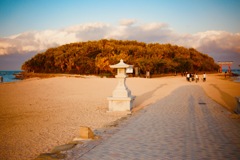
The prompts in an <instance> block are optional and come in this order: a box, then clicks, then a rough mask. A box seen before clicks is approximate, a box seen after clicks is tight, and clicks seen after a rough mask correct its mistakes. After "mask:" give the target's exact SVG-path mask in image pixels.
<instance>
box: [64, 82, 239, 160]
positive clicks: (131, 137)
mask: <svg viewBox="0 0 240 160" xmlns="http://www.w3.org/2000/svg"><path fill="white" fill-rule="evenodd" d="M110 132H114V133H108V132H106V134H105V138H104V139H103V140H96V141H95V142H93V143H89V144H88V145H87V146H85V147H80V148H79V147H76V148H74V150H72V151H69V152H68V158H67V159H71V160H97V159H101V160H118V159H119V160H125V159H127V160H156V159H159V160H162V159H163V160H168V159H169V160H170V159H171V160H172V159H176V160H189V159H190V160H198V159H199V160H200V159H201V160H203V159H206V160H209V159H217V160H225V159H231V160H240V121H239V119H231V118H229V112H227V111H226V110H225V109H224V108H223V107H221V106H220V105H219V104H217V103H215V102H214V101H213V100H211V99H210V98H208V97H207V96H206V95H205V93H204V91H203V90H202V88H201V87H199V86H197V85H191V86H183V87H180V88H178V89H177V90H175V91H173V92H172V94H171V95H169V96H167V97H165V98H163V99H161V100H159V101H158V102H156V103H155V104H152V105H151V106H149V107H147V108H146V109H143V110H142V111H140V112H139V113H137V114H136V115H133V116H131V117H130V118H129V119H128V120H126V121H125V122H123V125H120V126H119V127H117V129H115V130H112V131H110Z"/></svg>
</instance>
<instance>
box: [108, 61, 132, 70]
mask: <svg viewBox="0 0 240 160" xmlns="http://www.w3.org/2000/svg"><path fill="white" fill-rule="evenodd" d="M129 66H130V65H128V64H126V63H124V62H123V60H122V59H121V60H120V62H119V63H118V64H114V65H110V68H128V67H129Z"/></svg>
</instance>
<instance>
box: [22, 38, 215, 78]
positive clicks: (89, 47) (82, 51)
mask: <svg viewBox="0 0 240 160" xmlns="http://www.w3.org/2000/svg"><path fill="white" fill-rule="evenodd" d="M120 59H123V60H124V62H125V63H127V64H131V65H134V67H138V68H139V72H140V73H143V74H144V73H145V72H146V71H150V72H151V73H152V74H162V73H169V72H201V71H217V70H218V65H217V64H216V63H215V62H214V60H213V58H212V57H209V56H208V55H206V54H203V53H200V52H199V51H197V50H196V49H194V48H185V47H181V46H177V45H171V44H159V43H149V44H147V43H144V42H137V41H129V40H124V41H123V40H113V39H111V40H107V39H102V40H98V41H87V42H77V43H71V44H66V45H62V46H59V47H56V48H49V49H48V50H46V51H45V52H43V53H38V54H37V55H35V56H34V57H33V58H31V59H30V60H28V61H26V62H25V63H24V64H23V65H22V69H23V70H25V71H28V72H35V73H76V74H101V73H113V69H111V68H110V66H109V65H113V64H116V63H118V62H119V60H120Z"/></svg>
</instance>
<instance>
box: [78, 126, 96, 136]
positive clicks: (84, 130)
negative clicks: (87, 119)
mask: <svg viewBox="0 0 240 160" xmlns="http://www.w3.org/2000/svg"><path fill="white" fill-rule="evenodd" d="M80 138H82V139H94V133H93V131H92V130H91V129H90V128H89V127H85V126H81V127H80Z"/></svg>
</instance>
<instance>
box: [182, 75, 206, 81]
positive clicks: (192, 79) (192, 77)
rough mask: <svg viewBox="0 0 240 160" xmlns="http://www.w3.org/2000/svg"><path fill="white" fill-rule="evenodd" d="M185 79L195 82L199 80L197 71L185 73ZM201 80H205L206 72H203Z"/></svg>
mask: <svg viewBox="0 0 240 160" xmlns="http://www.w3.org/2000/svg"><path fill="white" fill-rule="evenodd" d="M186 80H187V81H188V82H192V81H195V82H196V83H197V82H198V81H199V76H198V74H197V73H195V74H193V73H187V76H186ZM202 80H203V82H205V81H206V73H203V78H202Z"/></svg>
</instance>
